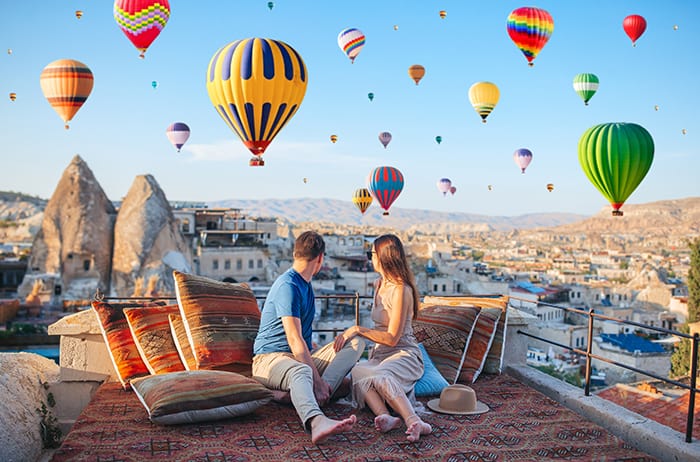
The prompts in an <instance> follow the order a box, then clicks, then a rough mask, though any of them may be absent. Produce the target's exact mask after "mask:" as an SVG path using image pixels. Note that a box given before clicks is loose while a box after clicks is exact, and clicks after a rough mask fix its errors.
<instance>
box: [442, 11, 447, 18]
mask: <svg viewBox="0 0 700 462" xmlns="http://www.w3.org/2000/svg"><path fill="white" fill-rule="evenodd" d="M446 16H447V11H445V10H440V17H441V18H442V19H445V17H446Z"/></svg>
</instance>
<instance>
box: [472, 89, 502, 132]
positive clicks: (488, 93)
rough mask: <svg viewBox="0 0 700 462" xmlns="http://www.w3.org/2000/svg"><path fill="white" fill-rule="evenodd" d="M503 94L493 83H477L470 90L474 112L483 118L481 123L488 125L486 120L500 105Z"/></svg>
mask: <svg viewBox="0 0 700 462" xmlns="http://www.w3.org/2000/svg"><path fill="white" fill-rule="evenodd" d="M500 96H501V93H500V92H499V91H498V87H497V86H496V85H495V84H493V83H491V82H476V83H475V84H474V85H472V86H471V87H470V88H469V101H470V102H471V103H472V106H474V110H475V111H476V112H477V113H478V114H479V115H480V116H481V121H482V122H483V123H486V118H487V117H488V116H489V114H491V111H493V108H495V107H496V104H498V99H499V98H500Z"/></svg>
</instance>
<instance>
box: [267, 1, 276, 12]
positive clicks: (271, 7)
mask: <svg viewBox="0 0 700 462" xmlns="http://www.w3.org/2000/svg"><path fill="white" fill-rule="evenodd" d="M267 7H268V8H269V9H270V11H272V9H273V8H274V7H275V2H267Z"/></svg>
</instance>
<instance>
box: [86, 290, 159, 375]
mask: <svg viewBox="0 0 700 462" xmlns="http://www.w3.org/2000/svg"><path fill="white" fill-rule="evenodd" d="M163 305H164V303H159V302H155V303H107V302H98V301H94V302H92V309H93V311H94V312H95V315H96V316H97V322H98V324H99V325H100V330H101V331H102V337H103V338H104V340H105V343H106V344H107V351H108V352H109V357H110V359H111V360H112V364H113V365H114V370H115V372H116V373H117V378H118V379H119V381H120V382H121V383H122V386H123V387H124V388H128V387H129V380H131V379H133V378H136V377H141V376H144V375H148V374H149V371H148V367H146V364H145V363H144V362H143V360H142V359H141V355H140V354H139V350H138V348H137V347H136V343H135V342H134V337H133V336H132V335H131V330H130V329H129V324H128V323H127V321H126V316H125V315H124V309H125V308H135V307H145V306H163Z"/></svg>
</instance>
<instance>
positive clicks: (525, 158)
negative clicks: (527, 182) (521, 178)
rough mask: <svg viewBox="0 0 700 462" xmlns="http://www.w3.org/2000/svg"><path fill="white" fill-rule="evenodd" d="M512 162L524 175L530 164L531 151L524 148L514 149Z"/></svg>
mask: <svg viewBox="0 0 700 462" xmlns="http://www.w3.org/2000/svg"><path fill="white" fill-rule="evenodd" d="M513 160H514V161H515V165H517V166H518V167H520V171H521V172H522V173H525V169H526V168H527V166H528V165H530V162H532V151H530V150H529V149H525V148H520V149H516V150H515V152H514V153H513Z"/></svg>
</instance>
